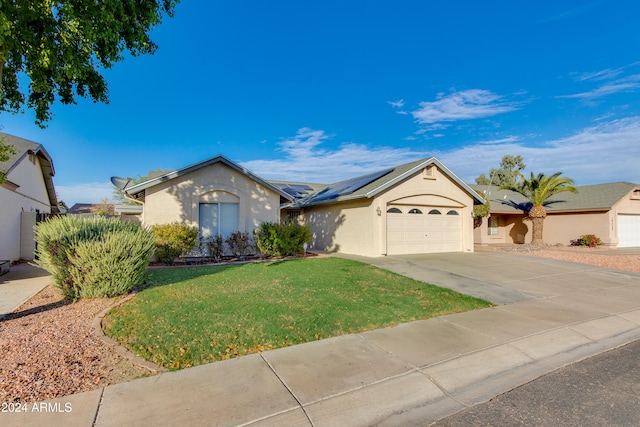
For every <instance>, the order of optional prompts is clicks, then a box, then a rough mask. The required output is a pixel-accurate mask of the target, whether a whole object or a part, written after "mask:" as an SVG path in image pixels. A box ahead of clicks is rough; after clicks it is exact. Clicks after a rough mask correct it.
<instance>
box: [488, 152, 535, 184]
mask: <svg viewBox="0 0 640 427" xmlns="http://www.w3.org/2000/svg"><path fill="white" fill-rule="evenodd" d="M526 167H527V165H525V164H524V159H523V158H522V156H520V155H517V156H511V155H509V154H506V155H504V156H503V157H502V161H501V162H500V168H499V169H494V168H491V170H490V171H489V177H487V176H486V175H485V174H482V175H480V176H479V177H477V178H476V184H478V185H490V184H491V185H495V186H497V187H501V186H504V185H515V184H516V181H517V179H518V176H519V175H518V174H519V173H520V171H523V170H524V169H525V168H526Z"/></svg>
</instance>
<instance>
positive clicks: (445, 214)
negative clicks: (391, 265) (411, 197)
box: [387, 206, 462, 255]
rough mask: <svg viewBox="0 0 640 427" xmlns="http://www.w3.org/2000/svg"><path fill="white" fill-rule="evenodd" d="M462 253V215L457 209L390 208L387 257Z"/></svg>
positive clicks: (431, 207) (429, 207)
mask: <svg viewBox="0 0 640 427" xmlns="http://www.w3.org/2000/svg"><path fill="white" fill-rule="evenodd" d="M460 251H462V216H461V210H460V209H457V208H441V207H433V206H389V207H388V209H387V254H388V255H402V254H424V253H435V252H460Z"/></svg>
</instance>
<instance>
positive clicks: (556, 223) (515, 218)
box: [474, 212, 617, 245]
mask: <svg viewBox="0 0 640 427" xmlns="http://www.w3.org/2000/svg"><path fill="white" fill-rule="evenodd" d="M492 216H497V217H498V221H499V223H498V224H499V228H498V235H494V236H489V235H488V222H489V220H488V218H483V221H482V226H481V227H478V228H476V230H475V231H474V236H475V239H476V243H478V244H496V243H519V244H520V243H531V239H532V227H531V221H528V220H526V219H525V218H526V215H524V214H497V213H493V214H492ZM610 219H611V213H610V212H565V213H553V212H552V213H547V217H546V219H545V220H544V226H543V227H544V228H543V236H542V238H543V240H544V242H545V243H547V244H551V245H555V244H562V245H570V244H571V241H572V240H575V239H577V238H579V237H580V236H582V235H584V234H595V235H596V236H597V237H599V238H600V239H601V240H602V243H603V244H605V245H615V244H617V238H616V234H615V231H614V230H613V229H612V227H611V220H610Z"/></svg>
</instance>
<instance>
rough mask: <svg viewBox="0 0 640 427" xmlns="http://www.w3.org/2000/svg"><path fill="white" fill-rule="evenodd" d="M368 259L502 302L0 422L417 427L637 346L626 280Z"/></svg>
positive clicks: (634, 290) (461, 262)
mask: <svg viewBox="0 0 640 427" xmlns="http://www.w3.org/2000/svg"><path fill="white" fill-rule="evenodd" d="M370 261H371V262H373V263H378V264H380V263H381V262H387V263H388V264H387V265H386V267H385V266H384V265H382V266H383V267H384V268H390V269H392V270H393V269H403V270H406V271H404V273H405V274H407V275H410V276H412V277H414V276H420V277H421V278H423V280H425V281H428V282H436V283H438V282H439V284H442V285H447V284H448V285H450V286H451V287H454V288H455V287H458V288H464V289H465V290H466V291H467V292H466V293H470V294H474V293H476V292H481V293H482V292H485V291H486V288H487V287H489V288H491V293H492V294H495V295H496V296H497V297H499V298H503V295H502V293H501V292H500V291H501V290H504V293H506V294H508V295H509V298H506V299H507V300H508V301H507V303H503V304H502V305H498V306H496V307H493V308H489V309H484V310H478V311H474V312H467V313H460V314H454V315H449V316H442V317H438V318H434V319H429V320H424V321H417V322H412V323H407V324H402V325H399V326H396V327H391V328H385V329H379V330H375V331H369V332H365V333H360V334H353V335H346V336H341V337H336V338H332V339H326V340H322V341H317V342H312V343H307V344H302V345H297V346H293V347H288V348H282V349H277V350H273V351H267V352H264V353H261V354H255V355H250V356H246V357H242V358H238V359H233V360H229V361H224V362H217V363H213V364H208V365H203V366H199V367H196V368H191V369H185V370H182V371H178V372H171V373H165V374H161V375H157V376H155V377H149V378H144V379H140V380H136V381H132V382H129V383H124V384H118V385H114V386H110V387H106V388H103V389H98V390H94V391H91V392H88V393H82V394H78V395H73V396H68V397H64V398H60V399H56V400H53V401H49V402H45V405H44V406H42V407H39V406H37V405H36V406H32V405H27V408H26V409H27V412H24V413H17V414H16V413H13V414H7V413H0V424H2V425H23V426H25V425H49V426H53V425H74V426H91V425H96V426H120V425H140V426H147V425H154V426H172V425H176V424H179V425H220V426H227V425H274V426H275V425H278V426H282V425H292V426H300V425H315V426H333V425H349V426H358V425H372V424H381V425H394V426H395V425H421V426H422V425H427V424H429V423H431V422H433V421H436V420H439V419H442V418H444V417H446V416H448V415H451V414H454V413H456V412H458V411H460V410H462V409H464V408H467V407H469V406H473V405H475V404H477V403H481V402H485V401H487V400H489V399H491V398H493V397H494V396H496V395H498V394H500V393H503V392H505V391H508V390H511V389H513V388H515V387H517V386H519V385H521V384H523V383H526V382H528V381H530V380H532V379H534V378H538V377H540V376H541V375H544V374H546V373H548V372H551V371H553V370H555V369H557V368H559V367H562V366H565V365H566V364H569V363H573V362H576V361H579V360H582V359H584V358H587V357H590V356H593V355H596V354H599V353H602V352H604V351H606V350H609V349H611V348H615V347H617V346H620V345H623V344H626V343H629V342H631V341H634V340H636V339H638V338H640V327H639V326H640V275H638V274H634V273H625V272H619V271H613V270H607V269H603V268H598V267H593V266H586V265H582V264H573V263H566V262H560V261H554V260H545V259H540V258H533V257H525V256H519V255H514V254H505V253H497V252H477V253H467V254H434V255H427V256H420V257H398V258H395V257H388V258H384V259H383V260H382V261H380V259H374V260H370ZM393 265H395V266H396V267H393ZM430 277H431V278H434V279H436V280H430ZM447 281H448V282H449V283H446V282H447ZM34 408H35V409H34ZM38 409H43V410H44V411H46V412H43V411H38Z"/></svg>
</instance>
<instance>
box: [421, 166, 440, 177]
mask: <svg viewBox="0 0 640 427" xmlns="http://www.w3.org/2000/svg"><path fill="white" fill-rule="evenodd" d="M436 170H437V168H436V165H429V166H427V167H426V168H424V170H423V171H422V177H423V178H424V179H436Z"/></svg>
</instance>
